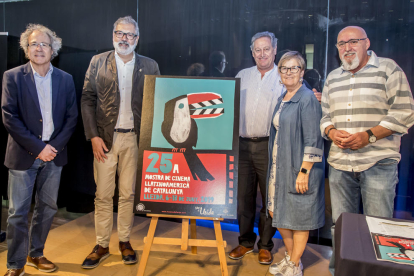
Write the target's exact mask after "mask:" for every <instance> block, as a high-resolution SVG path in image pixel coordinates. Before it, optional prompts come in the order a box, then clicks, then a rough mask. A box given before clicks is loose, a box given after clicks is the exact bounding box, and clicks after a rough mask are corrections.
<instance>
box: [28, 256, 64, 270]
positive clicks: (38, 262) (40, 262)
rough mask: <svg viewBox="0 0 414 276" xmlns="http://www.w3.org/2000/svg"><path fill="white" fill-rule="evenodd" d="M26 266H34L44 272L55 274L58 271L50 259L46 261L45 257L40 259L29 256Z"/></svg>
mask: <svg viewBox="0 0 414 276" xmlns="http://www.w3.org/2000/svg"><path fill="white" fill-rule="evenodd" d="M26 265H29V266H33V267H35V268H37V269H38V270H39V271H42V272H53V271H55V270H56V269H57V266H56V265H55V264H54V263H52V262H51V261H49V260H48V259H46V257H45V256H40V257H30V256H27V262H26Z"/></svg>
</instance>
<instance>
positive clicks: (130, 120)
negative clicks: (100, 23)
mask: <svg viewBox="0 0 414 276" xmlns="http://www.w3.org/2000/svg"><path fill="white" fill-rule="evenodd" d="M115 60H116V70H117V73H118V86H119V93H120V95H121V104H120V107H119V114H118V121H117V123H116V126H115V128H122V129H133V128H134V114H133V113H132V107H131V104H132V98H131V92H132V75H133V73H134V66H135V54H134V57H133V58H132V60H130V61H128V62H127V63H124V62H123V61H122V59H121V58H120V57H119V55H118V53H117V52H116V51H115Z"/></svg>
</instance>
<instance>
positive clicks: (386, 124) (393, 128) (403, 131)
mask: <svg viewBox="0 0 414 276" xmlns="http://www.w3.org/2000/svg"><path fill="white" fill-rule="evenodd" d="M379 125H380V126H382V127H384V128H386V129H389V130H391V131H394V132H395V133H394V134H395V135H398V136H403V135H404V134H407V133H408V128H407V127H405V126H401V125H396V124H393V123H390V122H386V121H381V122H380V124H379Z"/></svg>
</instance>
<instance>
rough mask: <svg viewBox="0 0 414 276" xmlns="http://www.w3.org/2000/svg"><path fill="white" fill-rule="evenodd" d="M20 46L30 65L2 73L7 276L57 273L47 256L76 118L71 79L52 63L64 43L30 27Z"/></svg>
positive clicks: (45, 30) (40, 28)
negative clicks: (30, 268) (32, 271)
mask: <svg viewBox="0 0 414 276" xmlns="http://www.w3.org/2000/svg"><path fill="white" fill-rule="evenodd" d="M20 46H21V48H22V49H23V50H24V53H25V55H26V58H28V59H29V60H30V61H29V62H28V63H26V64H24V65H22V66H19V67H16V68H13V69H11V70H9V71H6V72H5V73H4V76H3V90H2V100H1V109H2V115H3V123H4V126H5V128H6V130H7V131H8V132H9V139H8V142H7V149H6V157H5V160H4V165H5V166H6V167H7V168H9V183H8V196H9V216H8V219H7V247H8V251H7V268H8V271H7V272H6V274H5V275H6V276H20V275H23V274H24V265H25V264H27V265H30V266H33V267H35V268H37V269H38V270H40V271H42V272H52V271H55V270H56V269H57V267H56V265H55V264H53V263H52V262H51V261H49V260H48V259H46V257H45V256H44V255H43V251H44V247H45V242H46V238H47V236H48V233H49V230H50V227H51V225H52V222H53V216H54V215H55V214H56V212H57V204H56V201H57V197H58V191H59V184H60V175H61V172H62V167H63V166H64V165H66V163H67V159H68V157H67V148H66V145H67V143H68V141H69V138H70V137H71V136H72V134H73V132H74V130H75V127H76V123H77V116H78V110H77V106H76V92H75V85H74V83H73V79H72V76H71V75H69V74H68V73H66V72H64V71H62V70H59V69H58V68H56V67H54V66H52V64H51V63H50V61H51V60H52V59H53V58H54V57H56V56H57V55H58V51H59V50H60V48H61V47H62V40H61V39H60V38H59V37H58V36H57V35H56V34H55V33H54V32H53V31H51V30H50V29H48V28H46V27H45V26H43V25H39V24H29V25H28V26H27V28H26V30H25V31H24V32H23V33H22V34H21V36H20ZM35 183H36V186H35ZM35 187H36V197H35V199H36V200H35V207H34V211H33V217H32V221H31V226H30V230H29V229H28V228H29V227H28V213H29V211H30V206H31V203H32V194H33V190H34V188H35Z"/></svg>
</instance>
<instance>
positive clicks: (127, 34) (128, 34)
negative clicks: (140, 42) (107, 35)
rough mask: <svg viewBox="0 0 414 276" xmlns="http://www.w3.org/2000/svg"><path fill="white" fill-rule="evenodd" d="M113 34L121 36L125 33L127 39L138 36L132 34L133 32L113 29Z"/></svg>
mask: <svg viewBox="0 0 414 276" xmlns="http://www.w3.org/2000/svg"><path fill="white" fill-rule="evenodd" d="M114 34H115V36H116V37H117V38H123V37H124V35H126V37H127V38H128V39H131V40H132V39H134V38H136V37H137V36H138V35H136V34H133V33H124V32H123V31H115V32H114Z"/></svg>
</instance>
